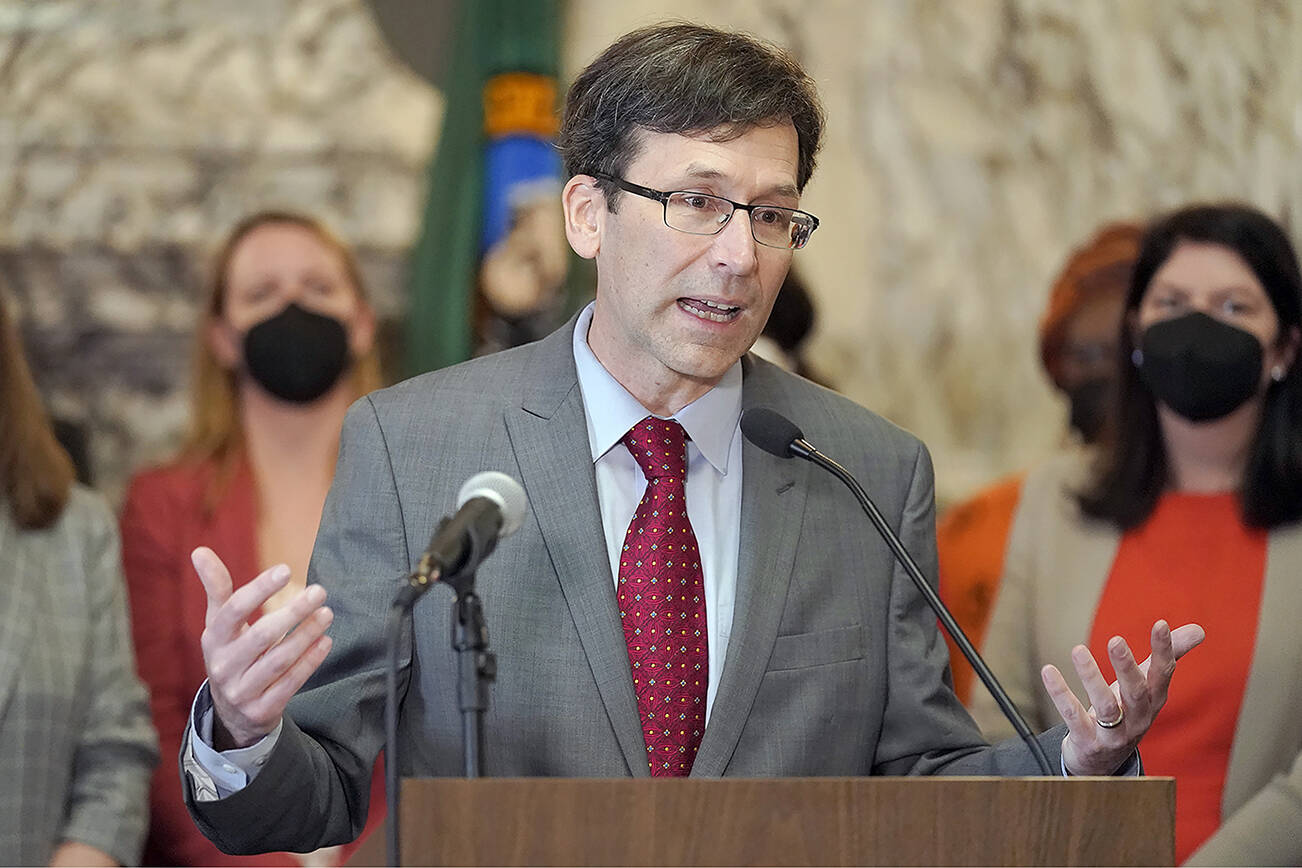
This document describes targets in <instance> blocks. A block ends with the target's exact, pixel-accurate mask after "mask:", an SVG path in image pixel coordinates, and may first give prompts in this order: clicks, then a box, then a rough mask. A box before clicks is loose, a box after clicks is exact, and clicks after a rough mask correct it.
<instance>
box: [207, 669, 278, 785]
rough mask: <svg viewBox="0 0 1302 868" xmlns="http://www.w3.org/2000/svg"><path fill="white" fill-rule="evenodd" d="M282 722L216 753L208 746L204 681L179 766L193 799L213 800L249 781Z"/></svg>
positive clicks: (209, 720) (209, 723)
mask: <svg viewBox="0 0 1302 868" xmlns="http://www.w3.org/2000/svg"><path fill="white" fill-rule="evenodd" d="M284 724H285V722H284V719H283V718H282V719H281V720H280V721H279V722H277V724H276V728H275V729H273V730H272V731H271V732H269V733H267V734H266V735H264V736H263V737H262V738H260V739H259V740H258V741H256V742H254V743H253V744H251V745H249V746H248V747H241V748H234V749H232V750H227V751H221V752H218V751H216V750H214V749H213V747H212V728H213V707H212V694H211V693H210V692H209V690H208V682H207V681H205V682H204V683H203V685H202V686H201V687H200V688H199V692H198V693H197V694H196V695H195V697H194V703H193V705H192V706H191V709H190V737H189V738H188V739H186V750H185V756H183V757H182V758H181V766H182V768H183V769H184V770H185V773H186V774H187V775H188V776H189V778H190V783H191V786H192V787H193V789H194V799H195V801H196V802H214V801H217V800H218V799H224V798H226V797H227V796H229V795H231V794H232V793H237V792H239V791H240V790H242V789H244V788H245V787H247V786H248V785H249V784H250V783H252V781H253V779H254V778H255V777H257V775H258V772H259V771H261V770H262V767H263V766H264V765H266V764H267V758H268V757H270V756H271V752H272V750H274V749H275V747H276V740H277V739H278V738H280V731H281V729H282V727H283V726H284Z"/></svg>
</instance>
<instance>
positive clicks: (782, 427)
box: [741, 407, 1057, 777]
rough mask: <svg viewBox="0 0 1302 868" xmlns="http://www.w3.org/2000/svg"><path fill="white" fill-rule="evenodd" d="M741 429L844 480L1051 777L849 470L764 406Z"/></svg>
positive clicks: (1016, 715) (991, 677)
mask: <svg viewBox="0 0 1302 868" xmlns="http://www.w3.org/2000/svg"><path fill="white" fill-rule="evenodd" d="M741 433H742V434H744V435H746V439H747V440H749V441H750V442H751V443H754V444H755V445H756V446H758V447H759V448H761V449H763V450H764V451H765V452H768V453H769V454H770V455H776V456H777V457H779V458H791V457H792V456H795V457H798V458H803V459H805V460H806V461H809V462H810V463H812V464H816V465H818V466H819V467H821V468H823V469H824V470H826V471H828V472H829V473H831V474H832V475H833V476H835V477H836V478H837V479H839V480H841V481H842V482H843V483H845V485H846V487H847V488H849V489H850V491H851V492H853V494H854V496H855V499H857V500H858V501H859V505H860V506H862V507H863V511H864V512H865V513H867V514H868V518H869V519H870V520H871V521H872V523H873V527H875V528H877V533H879V534H881V537H882V539H883V540H885V541H886V545H887V546H888V547H889V548H890V550H891V552H892V553H893V554H894V555H895V559H896V560H897V561H899V563H900V566H902V567H904V571H905V572H906V573H908V574H909V578H910V579H912V580H913V584H915V585H916V586H917V587H918V591H919V592H920V593H921V594H922V596H923V597H924V598H925V599H926V601H927V604H928V605H930V606H931V609H932V611H933V612H935V613H936V617H937V618H939V619H940V623H942V624H944V625H945V630H946V632H948V633H949V635H950V636H952V637H953V638H954V643H955V644H956V645H958V649H959V651H961V652H962V653H963V656H964V657H966V658H967V661H968V663H971V664H972V668H973V670H975V671H976V674H977V676H978V677H979V678H980V679H981V682H982V683H983V684H985V686H986V689H987V690H989V691H990V695H991V696H993V697H994V698H995V702H996V703H998V705H999V709H1000V710H1001V711H1002V712H1003V713H1004V717H1006V718H1008V721H1009V723H1011V724H1012V725H1013V729H1015V730H1017V734H1018V735H1020V736H1021V737H1022V741H1024V742H1026V746H1027V747H1028V748H1029V749H1030V751H1031V753H1032V754H1033V755H1034V756H1035V760H1036V762H1038V763H1039V765H1040V770H1041V771H1043V772H1044V774H1045V776H1046V777H1056V776H1057V773H1056V772H1054V771H1052V770H1051V769H1050V767H1049V757H1048V756H1046V755H1045V753H1044V748H1042V747H1040V743H1039V742H1038V741H1036V740H1035V736H1034V735H1033V734H1032V733H1031V727H1030V726H1028V725H1027V723H1026V719H1025V718H1023V717H1022V715H1021V713H1020V712H1018V710H1017V706H1015V705H1013V701H1012V700H1011V699H1009V698H1008V694H1007V693H1006V692H1005V691H1004V688H1003V687H1002V686H1001V685H1000V684H999V680H998V679H997V678H995V674H994V673H993V672H991V671H990V667H989V666H987V665H986V661H985V660H983V659H981V655H980V654H978V653H977V650H976V648H975V647H973V645H972V642H971V641H970V640H969V639H968V638H967V634H965V633H964V632H963V628H962V627H960V626H959V625H958V622H957V621H955V620H954V616H953V615H952V614H950V611H949V609H948V608H946V606H945V604H944V602H942V601H941V599H940V595H939V594H937V593H936V591H935V589H934V588H932V587H931V585H930V584H928V583H927V580H926V579H925V578H923V576H922V571H921V570H920V569H918V565H917V563H916V562H915V561H914V560H913V558H912V557H910V556H909V552H908V550H907V549H905V548H904V543H902V542H901V541H900V538H899V536H898V535H896V533H895V531H893V530H891V526H890V525H889V524H887V523H886V519H885V518H883V517H882V514H881V512H880V511H879V510H878V509H877V505H876V504H875V503H873V502H872V499H871V498H869V497H868V493H867V492H866V491H864V489H863V486H862V485H860V484H859V481H858V480H857V479H855V478H854V476H853V475H851V473H850V471H848V470H846V469H845V468H844V467H842V466H841V465H840V464H837V463H836V462H835V461H833V460H832V459H831V458H828V457H827V456H826V455H824V454H823V453H822V452H819V451H818V449H816V448H815V447H814V445H813V444H812V443H810V442H809V441H808V440H806V439H805V435H804V433H803V432H802V431H801V430H800V429H799V428H797V427H796V425H795V423H793V422H792V421H791V420H790V419H788V418H786V417H785V416H783V415H782V414H780V413H777V412H775V411H773V410H770V409H768V408H767V407H751V408H750V409H748V410H746V411H745V412H744V413H742V414H741Z"/></svg>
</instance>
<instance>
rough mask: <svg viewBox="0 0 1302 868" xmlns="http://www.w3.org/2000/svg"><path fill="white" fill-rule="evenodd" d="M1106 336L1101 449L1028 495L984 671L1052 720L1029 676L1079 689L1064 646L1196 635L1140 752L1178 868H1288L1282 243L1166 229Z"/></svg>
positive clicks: (1287, 333) (1299, 840)
mask: <svg viewBox="0 0 1302 868" xmlns="http://www.w3.org/2000/svg"><path fill="white" fill-rule="evenodd" d="M1118 339H1119V341H1118V342H1119V347H1120V356H1119V359H1120V360H1121V373H1120V384H1119V385H1120V389H1119V395H1118V404H1117V406H1116V416H1115V419H1116V428H1115V431H1114V434H1113V436H1112V437H1111V438H1109V439H1108V440H1105V442H1104V444H1103V447H1102V449H1101V450H1100V451H1099V452H1098V453H1097V456H1096V457H1095V458H1093V459H1091V458H1088V457H1083V456H1081V457H1065V458H1062V459H1060V460H1058V461H1056V462H1054V463H1051V464H1049V465H1046V466H1045V467H1043V468H1041V469H1039V470H1037V471H1034V472H1032V473H1031V474H1030V475H1029V476H1028V477H1027V480H1026V484H1025V486H1024V487H1023V493H1022V498H1021V504H1020V506H1019V509H1018V512H1017V516H1016V518H1015V519H1014V523H1013V531H1012V537H1011V539H1010V542H1009V547H1008V553H1007V558H1006V561H1005V568H1004V576H1003V581H1002V585H1001V589H1000V592H999V597H998V600H997V602H996V604H995V610H994V614H993V615H992V618H991V624H990V631H989V634H988V638H987V640H986V647H985V652H986V657H987V659H988V660H989V662H990V665H991V667H992V668H993V669H994V670H995V671H996V672H998V673H1000V677H1001V678H1002V679H1004V684H1005V686H1006V687H1007V688H1008V692H1009V694H1010V695H1011V696H1012V698H1013V700H1014V702H1016V703H1017V704H1018V705H1019V706H1020V707H1021V708H1022V709H1023V710H1024V711H1027V712H1031V713H1030V714H1028V717H1030V718H1031V723H1032V726H1034V725H1035V724H1037V723H1038V724H1040V725H1042V726H1043V725H1046V724H1049V723H1052V722H1053V721H1054V720H1056V715H1055V713H1054V708H1053V706H1052V705H1051V704H1050V703H1049V701H1048V698H1047V695H1046V694H1044V693H1043V691H1041V690H1039V689H1038V685H1039V682H1040V678H1039V668H1040V664H1041V663H1042V662H1044V661H1052V662H1054V663H1056V664H1057V665H1058V668H1059V669H1060V670H1061V671H1063V672H1073V671H1074V668H1073V667H1072V666H1070V665H1068V664H1069V662H1070V661H1069V660H1068V659H1067V657H1066V656H1065V655H1064V654H1063V653H1062V651H1061V649H1062V648H1063V647H1065V646H1066V643H1064V642H1063V637H1069V638H1070V639H1071V641H1076V642H1080V643H1082V644H1084V645H1086V646H1087V647H1088V648H1089V649H1090V650H1091V651H1093V652H1094V653H1095V655H1096V657H1097V659H1107V653H1106V647H1105V646H1106V643H1107V641H1108V637H1110V636H1113V635H1114V634H1120V635H1121V636H1122V637H1124V638H1125V639H1126V640H1127V641H1129V642H1135V643H1142V642H1143V641H1144V640H1145V639H1146V637H1147V636H1148V632H1149V625H1150V624H1152V623H1153V622H1154V620H1156V619H1158V618H1164V619H1166V620H1167V621H1168V622H1169V623H1172V624H1178V623H1185V622H1189V621H1193V622H1197V623H1199V624H1202V625H1203V626H1204V627H1205V628H1206V630H1207V640H1206V642H1205V644H1204V647H1203V648H1202V649H1200V651H1199V653H1197V654H1191V655H1189V657H1188V658H1186V661H1185V662H1187V664H1188V665H1187V666H1186V665H1185V662H1182V663H1181V670H1180V674H1179V676H1178V677H1177V678H1176V679H1175V681H1174V682H1173V683H1172V684H1171V690H1170V694H1169V696H1168V699H1167V703H1166V707H1165V708H1164V709H1163V710H1162V713H1161V715H1160V716H1159V717H1158V718H1157V721H1156V722H1155V723H1154V724H1153V728H1152V729H1151V730H1150V731H1149V732H1148V734H1147V735H1146V736H1145V737H1144V742H1143V746H1142V751H1143V759H1144V767H1145V770H1146V771H1147V772H1148V773H1150V774H1156V775H1172V776H1174V777H1175V778H1176V787H1177V800H1176V859H1177V861H1178V862H1184V861H1185V860H1191V863H1192V864H1234V865H1297V864H1302V836H1300V835H1299V834H1298V830H1299V829H1302V678H1299V677H1298V673H1299V672H1300V671H1302V633H1300V632H1299V630H1298V621H1299V618H1300V617H1302V375H1300V374H1299V372H1298V366H1297V365H1296V364H1295V363H1296V361H1297V354H1298V347H1299V343H1300V342H1302V276H1300V275H1299V271H1298V262H1297V257H1296V255H1295V253H1294V251H1293V247H1292V245H1291V244H1290V243H1289V240H1288V237H1287V236H1286V235H1285V233H1284V232H1283V230H1282V229H1281V228H1280V227H1279V226H1278V225H1276V224H1275V222H1274V221H1272V220H1271V219H1270V218H1269V217H1267V216H1265V215H1264V214H1262V213H1260V212H1258V211H1256V210H1253V209H1251V208H1248V207H1244V206H1239V205H1216V206H1204V207H1192V208H1187V209H1184V210H1181V211H1177V212H1175V213H1173V214H1171V215H1169V216H1167V217H1165V218H1163V219H1161V220H1158V221H1157V222H1156V223H1155V224H1154V225H1153V226H1152V227H1151V228H1150V229H1149V230H1148V231H1147V233H1146V234H1145V236H1144V240H1143V242H1142V244H1141V248H1140V252H1139V257H1138V260H1137V262H1136V264H1135V268H1134V273H1133V276H1132V278H1131V283H1130V289H1129V293H1128V295H1127V298H1126V316H1125V320H1124V322H1123V325H1122V328H1121V329H1120V332H1119V334H1118ZM1104 674H1105V676H1107V673H1104ZM973 706H974V713H975V715H976V717H977V720H978V722H979V723H980V724H981V725H982V727H983V728H984V729H985V730H986V734H987V735H988V736H991V737H996V736H998V735H1000V734H1002V733H1003V732H1004V731H1005V729H1006V724H1005V723H1004V722H1003V719H1002V717H1001V715H1000V714H999V712H998V709H997V708H996V707H995V705H994V702H993V700H991V699H990V698H989V697H987V696H985V695H984V693H983V692H978V693H977V694H976V695H975V696H974V697H973ZM1091 713H1092V712H1091ZM1124 713H1125V709H1124V707H1122V714H1124ZM1096 723H1097V724H1098V725H1099V726H1108V725H1109V724H1110V723H1112V722H1111V721H1096Z"/></svg>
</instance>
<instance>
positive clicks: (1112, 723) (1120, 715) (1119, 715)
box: [1094, 705, 1126, 729]
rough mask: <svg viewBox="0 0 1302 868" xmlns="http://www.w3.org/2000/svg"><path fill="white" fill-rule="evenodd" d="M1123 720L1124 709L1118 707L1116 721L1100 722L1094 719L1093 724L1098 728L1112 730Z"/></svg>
mask: <svg viewBox="0 0 1302 868" xmlns="http://www.w3.org/2000/svg"><path fill="white" fill-rule="evenodd" d="M1125 719H1126V709H1125V708H1124V707H1123V706H1121V705H1118V706H1117V719H1116V720H1101V719H1099V718H1095V719H1094V722H1095V723H1097V724H1098V725H1099V726H1101V727H1103V728H1104V729H1112V728H1113V727H1116V726H1120V725H1121V721H1123V720H1125Z"/></svg>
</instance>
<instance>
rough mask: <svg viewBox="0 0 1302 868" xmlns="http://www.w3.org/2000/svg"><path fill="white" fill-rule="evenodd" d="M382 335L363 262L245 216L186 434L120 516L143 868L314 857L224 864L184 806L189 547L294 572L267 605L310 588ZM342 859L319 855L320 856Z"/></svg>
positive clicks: (216, 293) (195, 614)
mask: <svg viewBox="0 0 1302 868" xmlns="http://www.w3.org/2000/svg"><path fill="white" fill-rule="evenodd" d="M374 334H375V315H374V313H373V311H372V309H371V306H370V303H369V302H368V301H367V297H366V287H365V285H364V284H363V282H362V275H361V270H360V268H359V267H358V264H357V260H356V258H355V257H354V255H353V253H352V251H351V250H350V249H349V248H348V247H347V246H346V245H345V244H344V243H343V242H342V241H340V240H339V239H338V238H337V237H336V236H335V235H334V234H333V233H331V232H330V231H329V230H328V229H327V228H326V227H325V226H324V225H322V224H321V223H320V222H319V221H317V220H315V219H314V218H312V217H308V216H306V215H303V214H297V213H292V212H284V211H264V212H261V213H257V214H254V215H251V216H250V217H247V218H246V219H244V220H243V221H241V222H240V223H239V224H238V225H237V226H236V227H235V228H234V229H233V230H232V231H231V232H230V234H229V236H228V237H227V238H226V240H225V243H224V244H223V245H222V247H221V248H220V250H219V251H218V255H217V257H216V262H215V268H214V270H213V275H212V278H211V284H210V287H209V290H208V298H207V300H206V303H205V308H204V313H203V319H202V321H201V322H200V324H199V329H198V334H197V336H196V341H195V366H194V385H193V389H192V400H193V402H194V413H193V416H192V419H191V430H190V433H189V436H188V438H187V440H186V442H185V444H184V446H183V447H182V450H181V456H180V457H179V458H178V459H177V460H176V461H174V462H173V463H171V464H169V465H167V466H164V467H159V468H153V469H150V470H147V471H145V472H142V473H140V474H138V475H137V476H136V477H135V478H134V479H133V480H132V483H131V486H130V489H129V491H128V493H127V499H126V504H125V506H124V507H123V513H122V546H123V554H124V558H125V564H126V575H127V582H128V584H129V586H130V591H131V612H132V629H133V631H134V634H135V641H136V651H137V654H138V655H139V658H140V674H141V676H142V677H143V678H144V679H145V682H146V683H147V684H148V685H149V689H150V693H151V699H152V704H153V713H154V723H155V725H156V726H157V727H158V732H159V740H160V742H161V745H162V750H163V761H162V763H161V765H160V767H159V769H158V771H157V773H155V775H154V780H153V784H152V786H151V789H150V809H151V821H150V828H149V838H148V840H147V842H146V846H145V854H144V863H145V864H146V865H229V864H261V865H270V864H284V865H291V866H292V865H297V864H299V862H301V861H305V859H306V857H304V858H303V859H300V858H299V857H296V856H292V855H290V854H274V853H273V854H268V855H263V856H258V857H253V858H250V857H240V856H228V855H226V854H224V853H222V852H221V851H220V850H218V849H217V848H216V847H215V846H214V845H213V844H212V843H211V842H209V841H208V839H207V838H205V837H204V836H203V835H202V834H201V833H200V832H199V830H198V829H196V828H195V826H194V823H193V822H192V821H191V820H190V817H189V815H188V814H187V813H186V810H185V806H184V804H183V803H182V797H181V779H180V772H179V769H178V768H177V765H178V760H177V755H178V753H179V752H180V748H181V737H182V734H183V733H184V732H185V728H186V726H187V725H188V721H189V713H190V701H191V700H192V699H193V698H194V692H195V690H197V689H198V687H199V685H201V684H202V683H203V680H204V664H203V658H202V654H201V652H200V642H199V637H200V634H201V633H202V632H203V629H204V611H205V607H206V604H207V597H206V595H205V593H204V589H203V586H202V585H201V584H200V583H199V581H198V579H196V578H195V577H194V570H193V567H192V566H191V564H190V552H191V551H193V550H194V548H195V547H196V546H198V545H200V544H203V545H211V546H212V547H214V548H215V549H216V550H217V551H218V552H220V553H221V555H222V557H224V558H226V559H227V563H229V564H231V566H232V571H233V572H234V573H235V574H236V575H238V576H241V577H245V576H253V575H256V574H257V573H259V572H260V571H261V570H262V569H264V568H265V567H268V566H271V565H272V564H276V563H281V562H284V563H287V564H289V565H290V566H291V567H292V568H293V571H294V576H296V577H297V582H296V584H295V583H291V585H290V586H288V587H287V588H285V589H284V590H283V591H282V592H281V593H280V594H278V595H277V596H276V597H274V598H273V599H272V600H271V601H270V602H269V603H268V606H267V608H268V609H274V608H277V607H278V606H279V605H280V604H281V603H282V602H283V600H285V599H287V598H289V597H292V596H293V594H294V593H296V592H297V591H298V590H300V589H301V588H302V587H303V586H304V585H305V584H306V576H307V563H308V559H309V557H310V555H311V553H312V544H313V542H314V540H315V538H316V530H317V524H318V523H319V522H320V520H321V509H322V506H323V505H324V503H325V497H326V492H327V491H328V490H329V488H330V482H331V480H332V478H333V476H334V465H335V459H336V456H337V453H338V450H339V433H340V430H341V428H342V426H343V420H344V414H345V413H346V412H347V410H348V406H349V405H350V404H351V403H352V402H353V401H355V400H356V399H357V398H359V397H361V396H362V395H363V394H365V393H366V392H369V391H371V390H372V389H376V388H378V387H379V386H380V375H379V364H378V361H377V358H376V352H375V342H374ZM376 780H377V781H380V782H382V780H383V778H382V777H379V776H377V777H376ZM379 791H380V792H383V790H382V788H381V789H380V790H379ZM380 804H381V806H382V805H383V800H382V799H381V802H380ZM382 813H383V812H382V810H375V811H372V817H378V816H379V815H381V814H382ZM343 855H345V854H343V853H341V852H338V851H335V852H333V853H330V854H322V853H318V854H315V856H316V857H317V858H316V859H315V860H314V863H319V864H328V863H330V862H333V861H338V860H339V859H341V858H342V857H343Z"/></svg>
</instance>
